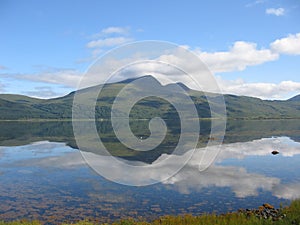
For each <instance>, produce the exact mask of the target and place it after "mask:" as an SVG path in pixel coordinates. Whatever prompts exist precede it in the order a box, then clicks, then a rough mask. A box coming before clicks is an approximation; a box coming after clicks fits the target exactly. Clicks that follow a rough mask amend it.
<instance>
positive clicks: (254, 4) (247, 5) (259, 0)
mask: <svg viewBox="0 0 300 225" xmlns="http://www.w3.org/2000/svg"><path fill="white" fill-rule="evenodd" d="M264 2H265V0H256V1H254V2H250V3H248V4H246V5H245V6H246V7H253V6H256V5H258V4H262V3H264Z"/></svg>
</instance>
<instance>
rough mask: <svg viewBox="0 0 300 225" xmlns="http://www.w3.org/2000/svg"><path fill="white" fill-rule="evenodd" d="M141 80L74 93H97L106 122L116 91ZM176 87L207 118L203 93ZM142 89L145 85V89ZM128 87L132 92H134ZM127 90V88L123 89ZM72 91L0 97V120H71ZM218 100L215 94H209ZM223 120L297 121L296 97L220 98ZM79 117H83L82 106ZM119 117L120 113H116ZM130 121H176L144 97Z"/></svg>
mask: <svg viewBox="0 0 300 225" xmlns="http://www.w3.org/2000/svg"><path fill="white" fill-rule="evenodd" d="M142 78H143V79H144V80H145V82H144V83H145V85H150V86H151V85H159V86H160V87H161V88H162V89H163V90H166V91H168V92H169V93H170V94H171V95H172V94H174V92H175V89H174V88H175V86H177V85H174V84H168V85H166V86H161V84H160V83H159V82H158V81H157V80H156V79H155V78H153V77H152V76H144V77H142ZM139 79H141V78H136V79H128V80H124V81H121V82H116V83H109V84H105V85H102V86H99V85H98V86H94V87H89V88H85V89H82V90H78V91H77V93H78V94H79V95H80V96H83V97H84V98H86V99H87V101H88V98H89V93H92V92H94V91H97V90H99V87H102V91H101V94H100V96H99V98H98V100H97V104H96V107H95V117H96V118H99V119H109V118H110V115H111V106H112V103H113V102H114V100H115V98H116V96H117V95H118V93H119V92H120V90H121V89H122V88H123V87H125V86H126V85H127V84H128V83H130V82H133V81H138V80H139ZM178 85H179V86H180V87H181V88H182V89H184V90H185V91H186V92H187V93H188V94H189V95H190V98H191V99H192V100H193V102H194V104H195V106H196V109H197V111H198V114H199V117H200V118H210V117H211V114H210V108H209V104H208V102H207V99H206V96H205V95H204V94H203V92H199V91H195V90H191V89H189V88H188V87H186V86H185V85H184V84H182V83H178ZM145 87H146V86H145ZM135 89H137V88H135V87H134V86H132V91H135ZM127 91H129V89H127ZM75 93H76V92H71V93H70V94H68V95H66V96H63V97H59V98H53V99H37V98H31V97H27V96H23V95H11V94H0V120H24V119H25V120H26V119H71V118H72V106H73V99H74V95H75ZM209 95H210V96H215V97H218V96H219V95H218V94H213V93H209ZM224 99H225V103H226V110H227V117H228V118H229V119H272V118H274V119H280V118H300V95H298V96H295V97H293V98H291V99H288V100H286V101H279V100H273V101H271V100H261V99H259V98H253V97H247V96H236V95H224ZM80 107H82V114H83V115H84V113H85V111H86V110H84V107H85V106H84V105H83V106H80ZM119 113H120V115H122V113H123V112H121V111H120V112H119ZM130 116H131V117H132V118H143V119H145V118H153V117H156V116H160V117H162V118H166V119H173V118H177V117H178V114H177V112H176V110H175V108H174V106H172V105H171V104H170V103H168V102H167V101H165V100H163V99H162V98H158V97H147V98H145V99H143V100H141V101H139V102H138V103H137V104H136V105H135V106H134V107H133V109H132V110H131V112H130Z"/></svg>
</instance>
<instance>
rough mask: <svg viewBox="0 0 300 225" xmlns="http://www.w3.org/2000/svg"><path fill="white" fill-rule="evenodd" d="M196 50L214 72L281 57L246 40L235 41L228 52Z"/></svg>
mask: <svg viewBox="0 0 300 225" xmlns="http://www.w3.org/2000/svg"><path fill="white" fill-rule="evenodd" d="M195 52H196V54H197V55H198V56H199V57H200V58H201V59H202V60H203V61H204V62H205V63H206V64H207V66H208V67H209V68H210V69H211V70H212V71H213V72H214V73H222V72H231V71H242V70H245V69H246V67H248V66H255V65H259V64H263V63H265V62H269V61H274V60H277V59H278V58H279V54H277V53H275V52H272V51H271V50H269V49H257V44H255V43H251V42H244V41H237V42H235V43H234V44H233V46H232V47H231V48H230V49H229V51H226V52H212V53H209V52H201V51H195Z"/></svg>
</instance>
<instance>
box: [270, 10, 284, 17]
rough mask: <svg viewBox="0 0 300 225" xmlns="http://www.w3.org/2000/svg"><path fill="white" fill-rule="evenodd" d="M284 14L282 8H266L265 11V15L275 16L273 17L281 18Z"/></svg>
mask: <svg viewBox="0 0 300 225" xmlns="http://www.w3.org/2000/svg"><path fill="white" fill-rule="evenodd" d="M284 13H285V10H284V8H277V9H276V8H268V9H266V14H268V15H275V16H283V15H284Z"/></svg>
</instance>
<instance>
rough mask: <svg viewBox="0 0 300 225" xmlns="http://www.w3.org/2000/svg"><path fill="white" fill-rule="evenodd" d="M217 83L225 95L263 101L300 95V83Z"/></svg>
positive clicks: (220, 79)
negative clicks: (249, 97) (255, 98)
mask: <svg viewBox="0 0 300 225" xmlns="http://www.w3.org/2000/svg"><path fill="white" fill-rule="evenodd" d="M217 81H218V84H219V87H220V89H221V90H222V92H223V94H234V95H245V96H252V97H257V98H261V99H285V98H289V97H292V96H294V95H296V94H299V93H300V82H294V81H282V82H280V83H277V84H276V83H246V82H245V81H244V80H242V79H237V80H231V81H229V80H224V79H222V78H221V77H220V76H218V77H217Z"/></svg>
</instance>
